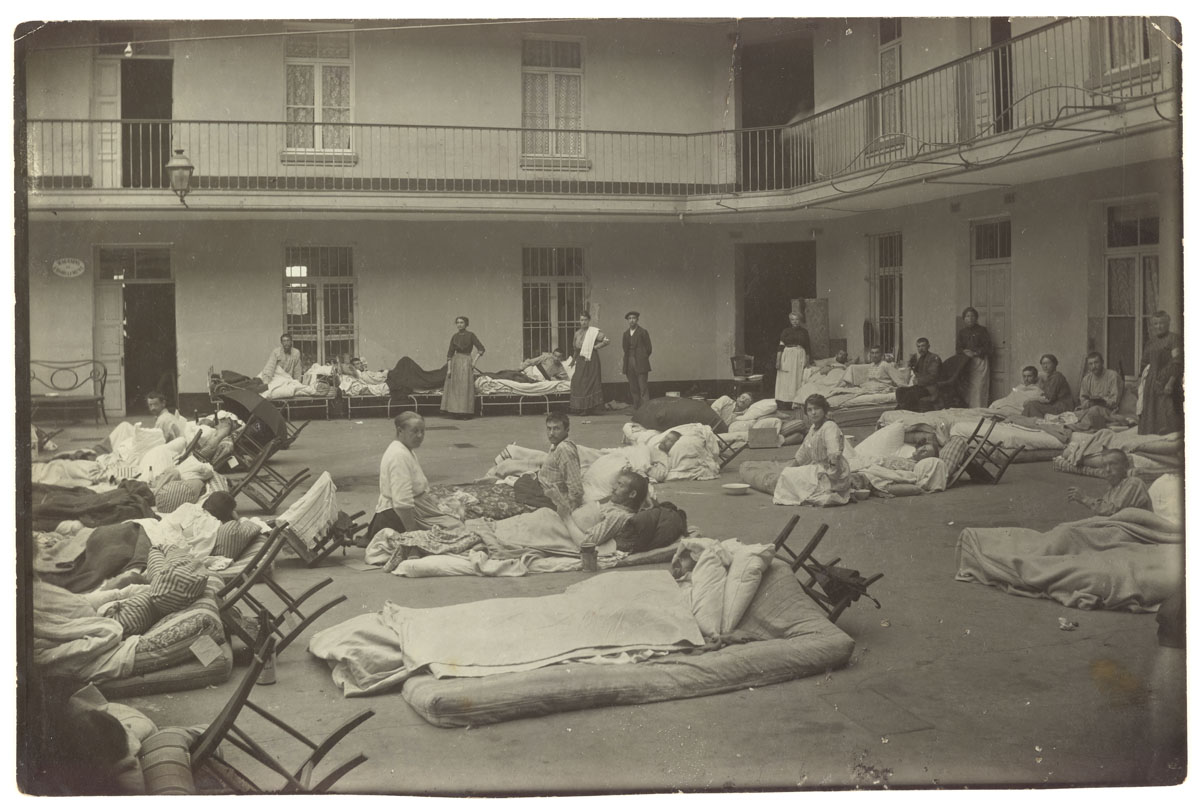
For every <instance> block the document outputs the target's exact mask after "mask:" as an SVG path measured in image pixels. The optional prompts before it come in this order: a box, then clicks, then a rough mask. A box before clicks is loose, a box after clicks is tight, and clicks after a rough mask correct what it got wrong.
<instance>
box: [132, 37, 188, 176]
mask: <svg viewBox="0 0 1200 807" xmlns="http://www.w3.org/2000/svg"><path fill="white" fill-rule="evenodd" d="M174 65H175V63H174V62H173V61H171V60H170V59H127V60H125V61H123V62H121V119H122V120H124V121H134V122H132V123H124V124H122V125H121V155H122V159H121V184H122V187H125V188H165V187H167V185H168V184H169V182H168V179H167V177H166V175H165V172H164V170H163V166H165V165H166V164H167V160H169V159H171V114H172V112H171V105H172V96H173V88H172V78H171V76H172V72H173V70H174Z"/></svg>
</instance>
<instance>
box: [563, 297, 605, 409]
mask: <svg viewBox="0 0 1200 807" xmlns="http://www.w3.org/2000/svg"><path fill="white" fill-rule="evenodd" d="M607 344H608V337H607V336H605V335H604V332H603V331H601V330H600V329H599V328H593V327H592V317H591V315H590V314H588V313H587V312H586V311H585V312H584V313H582V314H580V315H579V329H578V330H577V331H575V349H574V351H572V354H571V355H572V356H573V357H574V359H575V372H574V373H573V374H572V375H571V411H572V412H575V413H577V414H584V413H587V412H590V411H591V410H593V409H596V408H597V407H599V406H602V405H603V404H604V390H603V388H602V387H601V385H600V358H599V357H598V356H597V355H596V353H595V351H597V350H599V349H600V348H602V347H604V346H605V345H607Z"/></svg>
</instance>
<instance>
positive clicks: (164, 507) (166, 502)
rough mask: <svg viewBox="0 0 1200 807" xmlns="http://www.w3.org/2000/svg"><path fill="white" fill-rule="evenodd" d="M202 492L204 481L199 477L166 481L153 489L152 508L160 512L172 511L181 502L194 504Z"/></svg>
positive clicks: (176, 508) (177, 507)
mask: <svg viewBox="0 0 1200 807" xmlns="http://www.w3.org/2000/svg"><path fill="white" fill-rule="evenodd" d="M203 492H204V483H203V482H202V481H200V480H199V479H189V480H187V481H186V482H184V481H175V482H167V483H166V484H165V485H163V486H162V487H160V488H158V490H156V491H154V509H155V510H157V511H158V512H160V513H170V512H173V511H175V510H178V509H179V506H180V505H182V504H195V503H196V502H198V501H200V495H201V494H202V493H203Z"/></svg>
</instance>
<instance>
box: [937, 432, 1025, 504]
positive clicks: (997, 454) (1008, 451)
mask: <svg viewBox="0 0 1200 807" xmlns="http://www.w3.org/2000/svg"><path fill="white" fill-rule="evenodd" d="M999 422H1000V418H998V417H996V416H995V415H993V416H991V417H983V418H980V419H979V422H978V423H976V424H975V430H974V431H972V432H971V436H970V437H968V438H966V441H967V442H966V452H965V453H964V454H963V457H962V460H961V461H959V462H958V463H957V464H956V465H955V467H954V468H953V469H951V471H950V478H949V479H948V480H947V481H946V487H952V486H953V485H954V483H956V482H958V481H959V480H960V479H962V477H963V475H964V474H966V475H967V476H969V477H970V478H971V479H973V480H975V481H976V482H986V483H988V484H990V485H995V484H996V483H998V482H999V481H1000V478H1001V477H1003V476H1004V472H1005V471H1007V470H1008V466H1009V465H1011V464H1012V462H1013V460H1015V459H1016V458H1017V456H1018V455H1019V454H1020V453H1021V451H1022V450H1023V449H1024V448H1025V447H1024V446H1017V447H1016V448H1005V447H1004V446H1002V445H1000V444H998V443H993V442H992V441H991V440H989V439H988V438H990V437H991V436H992V430H993V429H995V428H996V424H997V423H999Z"/></svg>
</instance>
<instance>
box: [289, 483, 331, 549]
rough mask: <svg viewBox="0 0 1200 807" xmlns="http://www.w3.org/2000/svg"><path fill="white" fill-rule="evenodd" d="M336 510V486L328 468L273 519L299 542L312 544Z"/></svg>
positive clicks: (323, 533)
mask: <svg viewBox="0 0 1200 807" xmlns="http://www.w3.org/2000/svg"><path fill="white" fill-rule="evenodd" d="M339 512H341V511H340V510H339V509H338V502H337V485H335V484H333V477H332V476H330V475H329V471H324V472H322V473H321V475H320V476H318V477H317V479H316V481H314V482H313V483H312V486H311V487H309V489H308V490H307V491H305V492H304V495H303V496H301V497H300V498H299V499H297V500H296V501H295V502H294V503H293V504H292V506H291V507H289V508H288V509H287V510H285V511H284V512H283V514H282V515H280V516H279V517H278V518H277V519H276V521H282V522H284V523H286V524H288V525H289V526H290V527H291V528H292V532H294V533H296V535H297V536H298V537H299V538H300V540H301V541H303V542H304V543H305V544H306V545H307V546H309V547H312V546H313V545H315V544H316V542H317V539H319V538H322V537H324V536H325V535H326V534H327V533H328V532H329V528H330V527H332V526H333V522H334V521H335V520H337V517H338V513H339Z"/></svg>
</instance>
